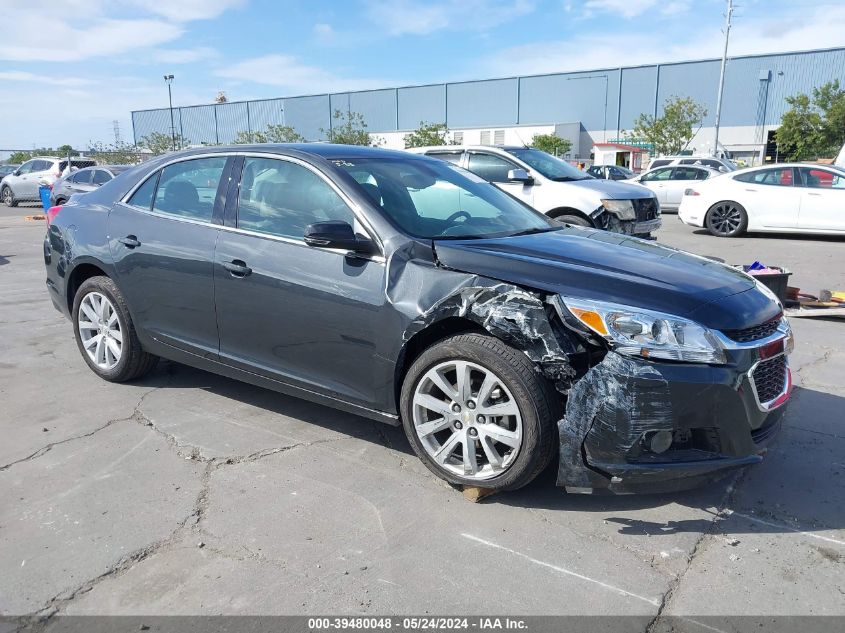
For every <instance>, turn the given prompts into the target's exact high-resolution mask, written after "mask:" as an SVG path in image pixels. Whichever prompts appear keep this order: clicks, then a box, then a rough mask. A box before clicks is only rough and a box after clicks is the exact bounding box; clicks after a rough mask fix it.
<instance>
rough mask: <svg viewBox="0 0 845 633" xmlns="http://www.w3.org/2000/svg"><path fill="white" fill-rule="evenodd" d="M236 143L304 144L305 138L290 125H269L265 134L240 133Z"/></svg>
mask: <svg viewBox="0 0 845 633" xmlns="http://www.w3.org/2000/svg"><path fill="white" fill-rule="evenodd" d="M234 142H235V143H238V144H243V143H304V142H305V137H304V136H302V135H301V134H300V133H299V132H297V131H296V130H295V129H294V128H292V127H291V126H290V125H268V126H267V128H266V129H265V130H264V131H263V132H238V135H237V136H236V137H235V140H234Z"/></svg>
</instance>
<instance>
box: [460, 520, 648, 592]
mask: <svg viewBox="0 0 845 633" xmlns="http://www.w3.org/2000/svg"><path fill="white" fill-rule="evenodd" d="M461 536H463V537H464V538H466V539H469V540H471V541H475V542H476V543H481V544H482V545H486V546H487V547H492V548H494V549H498V550H502V551H503V552H507V553H509V554H513V555H514V556H518V557H519V558H522V559H525V560H527V561H529V562H531V563H534V564H535V565H539V566H541V567H546V568H548V569H552V570H554V571H556V572H559V573H561V574H566V575H567V576H572V577H573V578H578V579H579V580H584V581H586V582H591V583H593V584H595V585H599V586H600V587H604V588H605V589H608V590H610V591H613V592H615V593H618V594H620V595H623V596H628V597H629V598H636V599H637V600H642V601H643V602H647V603H649V604H650V605H654V606H655V607H659V606H660V600H659V599H653V598H646V597H645V596H640V595H637V594H635V593H631V592H630V591H625V590H624V589H621V588H620V587H615V586H613V585H609V584H607V583H606V582H602V581H601V580H596V579H595V578H590V577H589V576H584V575H583V574H579V573H578V572H574V571H572V570H571V569H566V568H565V567H561V566H560V565H554V564H552V563H547V562H546V561H542V560H538V559H536V558H532V557H531V556H528V555H527V554H523V553H522V552H517V551H516V550H514V549H511V548H509V547H505V546H504V545H499V544H498V543H493V542H492V541H488V540H485V539H483V538H479V537H478V536H473V535H472V534H466V533H462V534H461Z"/></svg>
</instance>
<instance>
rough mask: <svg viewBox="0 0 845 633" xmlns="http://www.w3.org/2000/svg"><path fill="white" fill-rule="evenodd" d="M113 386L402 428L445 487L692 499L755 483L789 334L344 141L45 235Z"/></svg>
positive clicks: (204, 172) (704, 283)
mask: <svg viewBox="0 0 845 633" xmlns="http://www.w3.org/2000/svg"><path fill="white" fill-rule="evenodd" d="M48 222H49V225H48V230H47V236H46V239H45V241H44V260H45V263H46V266H47V286H48V288H49V293H50V296H51V298H52V300H53V303H54V304H55V306H56V307H57V308H58V309H59V310H61V311H62V312H63V313H64V314H65V315H66V316H68V317H69V318H70V319H71V321H72V323H73V329H74V333H75V336H76V342H77V345H78V347H79V351H80V353H81V356H82V358H83V359H84V361H85V362H86V363H87V364H88V366H89V367H90V368H91V369H92V370H93V371H94V372H96V373H97V374H98V375H99V376H101V377H102V378H104V379H106V380H110V381H115V382H121V381H127V380H133V379H137V378H139V377H140V376H142V375H143V374H145V373H147V372H148V371H150V370H151V369H152V368H153V367H154V365H155V363H156V360H157V358H158V357H164V358H168V359H171V360H174V361H177V362H182V363H186V364H189V365H193V366H196V367H199V368H202V369H206V370H209V371H212V372H216V373H219V374H223V375H226V376H230V377H232V378H237V379H240V380H243V381H246V382H250V383H254V384H257V385H261V386H264V387H268V388H270V389H275V390H277V391H280V392H284V393H288V394H293V395H296V396H300V397H302V398H306V399H308V400H312V401H315V402H319V403H322V404H327V405H329V406H333V407H337V408H340V409H343V410H346V411H350V412H354V413H356V414H359V415H362V416H365V417H370V418H374V419H376V420H381V421H384V422H388V423H391V424H396V425H399V424H401V425H402V426H403V427H404V429H405V432H406V434H407V436H408V440H409V441H410V443H411V446H412V447H413V449H414V451H415V452H416V453H417V455H419V457H420V459H422V460H423V462H425V464H426V465H427V466H428V467H429V468H430V469H431V470H432V471H433V472H434V473H435V474H437V475H438V476H440V477H442V478H443V479H446V480H448V481H450V482H453V483H457V484H472V485H477V486H482V487H486V488H492V489H514V488H518V487H520V486H523V485H525V484H527V483H528V482H530V481H531V480H532V479H533V478H534V477H535V476H536V475H537V474H538V473H539V472H540V471H541V470H543V469H544V468H545V467H546V466H547V465H548V464H549V462H550V461H551V460H552V459H553V458H554V457H555V456H558V457H559V476H558V483H559V485H561V486H565V487H566V488H567V490H574V491H580V492H584V491H593V490H600V489H601V490H609V491H614V492H636V491H646V490H650V491H655V490H661V489H679V488H683V487H688V486H691V485H695V484H699V483H702V482H705V481H709V480H713V479H716V478H718V477H720V476H722V475H724V474H725V473H727V472H729V471H730V470H732V469H734V468H737V467H740V466H745V465H748V464H753V463H756V462H759V461H760V460H761V459H762V457H761V456H762V454H763V453H764V451H765V446H766V443H767V441H768V440H769V439H770V438H771V437H772V436H773V434H774V433H775V432H776V430H777V428H778V424H779V421H780V418H781V416H782V414H783V410H784V407H783V405H784V403H785V402H786V400H787V399H788V398H789V394H790V389H791V374H790V370H789V364H788V361H787V356H788V354H789V353H790V352H791V350H792V334H791V331H790V328H789V325H788V324H787V322H786V319H785V318H784V317H783V315H782V310H781V306H780V304H779V303H778V302H777V300H776V299H775V298H774V296H773V295H771V293H769V292H768V291H767V290H766V289H765V288H764V287H762V286H761V285H759V284H758V283H757V282H755V281H754V280H753V279H752V278H751V277H749V276H747V275H746V274H744V273H742V272H739V271H737V270H734V269H732V268H729V267H727V266H724V265H722V264H719V263H716V262H712V261H709V260H706V259H702V258H699V257H696V256H693V255H690V254H687V253H683V252H681V251H677V250H673V249H670V248H666V247H662V246H659V245H657V244H655V243H654V242H647V241H644V240H640V239H637V238H633V237H629V236H623V235H617V234H611V233H607V232H604V231H599V230H596V229H583V228H578V227H567V226H561V225H560V224H557V223H554V222H553V221H551V220H549V219H547V218H546V217H545V216H543V215H542V214H541V213H539V212H537V211H535V210H533V209H531V208H530V207H528V206H526V205H525V204H524V203H522V202H520V201H518V200H516V199H515V198H513V197H511V196H510V195H508V194H507V193H505V192H503V191H501V190H499V189H498V188H496V187H495V186H493V185H491V184H489V183H487V182H486V181H483V180H481V179H480V178H476V177H475V176H473V175H472V174H470V173H468V172H465V171H463V170H461V169H459V168H456V167H454V166H453V165H450V164H449V163H446V162H442V161H439V160H435V159H431V158H427V157H424V156H414V155H410V154H407V153H405V152H392V151H387V150H379V149H372V148H361V147H351V146H340V145H324V144H313V145H256V146H236V147H228V148H227V147H215V148H205V149H199V150H191V151H186V152H180V153H176V154H170V155H167V156H164V157H160V158H158V159H156V160H153V161H150V162H148V163H145V164H144V165H141V166H139V167H137V168H135V169H133V170H131V171H129V172H126V173H124V174H122V175H121V176H119V177H117V178H115V179H114V180H113V181H111V182H109V183H107V184H105V185H104V186H103V187H102V188H100V189H99V190H97V191H95V192H92V193H89V194H86V195H83V196H79V197H74V199H73V200H72V201H71V202H69V203H68V204H66V205H64V206H63V207H55V208H53V209H51V210H50V212H49V213H48Z"/></svg>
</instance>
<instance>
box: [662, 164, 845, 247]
mask: <svg viewBox="0 0 845 633" xmlns="http://www.w3.org/2000/svg"><path fill="white" fill-rule="evenodd" d="M678 217H680V219H681V220H682V221H683V222H684V223H685V224H689V225H691V226H697V227H704V228H706V229H707V230H708V231H710V233H712V234H713V235H716V236H719V237H736V236H738V235H742V234H743V233H745V232H746V231H762V232H776V233H827V234H840V235H841V234H845V169H843V168H840V167H836V166H835V165H807V164H801V163H788V164H778V165H771V166H765V167H755V168H750V169H743V170H740V171H736V172H732V173H730V174H724V175H721V176H719V177H717V178H713V179H709V180H707V181H705V182H694V183H689V186H688V188H687V189H686V190H685V192H684V196H683V199H682V202H681V205H680V209H679V211H678Z"/></svg>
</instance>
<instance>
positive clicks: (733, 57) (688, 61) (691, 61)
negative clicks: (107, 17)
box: [130, 46, 845, 114]
mask: <svg viewBox="0 0 845 633" xmlns="http://www.w3.org/2000/svg"><path fill="white" fill-rule="evenodd" d="M838 51H845V46H832V47H829V48H815V49H805V50H797V51H783V52H774V53H750V54H748V55H730V56H728V61H729V62H730V61H735V60H740V59H755V58H760V57H786V56H789V55H812V54H815V53H832V52H838ZM718 61H720V58H718V57H706V58H703V59H686V60H678V61H667V62H655V63H652V64H637V65H634V66H611V67H605V68H591V69H585V70H560V71H555V72H548V73H538V74H534V75H508V76H505V77H484V78H476V79H461V80H458V81H442V82H435V83H425V84H405V85H398V86H385V87H382V88H364V89H361V90H346V91H343V92H319V93H312V94H304V95H289V96H279V97H262V98H256V99H241V100H240V101H227V102H225V103H216V102H214V101H212V102H211V103H194V104H191V105H184V106H173V109H174V110H178V109H186V108H198V107H203V106H216V105H229V104H232V105H234V104H239V103H255V102H257V101H285V100H288V99H304V98H309V97H329V101H330V103H331V97H332V96H339V95H353V94H361V93H364V92H383V91H391V90H392V91H399V90H406V89H409V88H431V87H438V86H444V87H445V88H447V89H448V87H449V86H457V85H461V84H469V83H483V82H488V81H508V80H513V79H516V80H518V81H519V80H522V79H535V78H539V77H553V76H556V75H589V74H596V73H610V72H619V71H625V70H636V69H640V68H659V67H661V66H679V65H684V64H701V63H707V62H718ZM169 109H170V108H146V109H143V110H131V111H130V114H135V113H136V112H157V111H166V110H169Z"/></svg>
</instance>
